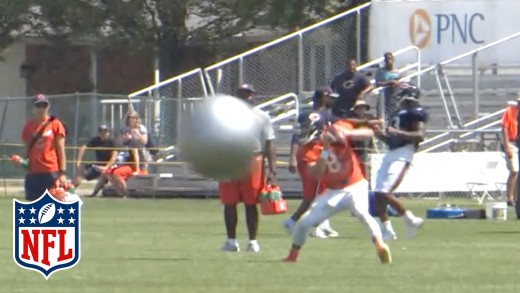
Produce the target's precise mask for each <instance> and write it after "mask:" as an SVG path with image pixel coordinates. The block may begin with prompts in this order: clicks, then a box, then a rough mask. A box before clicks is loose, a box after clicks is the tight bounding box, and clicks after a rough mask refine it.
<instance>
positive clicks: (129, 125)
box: [120, 110, 150, 174]
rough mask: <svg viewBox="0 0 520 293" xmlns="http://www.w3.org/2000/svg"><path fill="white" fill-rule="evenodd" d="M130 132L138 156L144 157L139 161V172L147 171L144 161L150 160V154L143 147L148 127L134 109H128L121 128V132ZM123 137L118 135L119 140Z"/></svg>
mask: <svg viewBox="0 0 520 293" xmlns="http://www.w3.org/2000/svg"><path fill="white" fill-rule="evenodd" d="M128 132H130V133H131V134H132V139H133V140H134V141H135V144H136V146H137V147H138V149H139V153H140V156H141V157H142V158H144V160H143V161H141V166H140V170H141V174H147V173H148V166H147V164H146V162H148V161H150V155H149V154H148V152H147V151H146V149H145V147H146V144H147V143H148V129H146V127H145V126H144V125H142V124H141V119H140V118H139V113H137V112H136V111H134V110H129V111H128V112H127V113H126V115H125V126H124V127H123V129H122V130H121V133H128ZM123 140H124V139H123V138H122V137H120V141H123Z"/></svg>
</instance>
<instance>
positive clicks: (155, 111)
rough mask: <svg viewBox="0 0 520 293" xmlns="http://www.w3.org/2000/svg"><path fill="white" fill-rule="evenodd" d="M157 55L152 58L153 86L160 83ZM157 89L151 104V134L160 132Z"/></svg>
mask: <svg viewBox="0 0 520 293" xmlns="http://www.w3.org/2000/svg"><path fill="white" fill-rule="evenodd" d="M159 62H160V61H159V55H158V54H157V53H156V54H155V58H154V70H155V74H154V78H155V84H158V83H160V82H161V71H160V63H159ZM159 88H160V87H157V88H156V89H155V90H154V95H153V96H154V102H153V115H152V117H153V128H151V129H150V130H152V134H153V133H155V134H158V133H159V132H160V131H161V100H160V92H159Z"/></svg>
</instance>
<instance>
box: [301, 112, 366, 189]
mask: <svg viewBox="0 0 520 293" xmlns="http://www.w3.org/2000/svg"><path fill="white" fill-rule="evenodd" d="M335 126H336V127H340V128H344V129H353V127H352V124H350V123H348V122H344V121H338V122H337V123H335ZM301 149H302V152H303V154H304V155H303V158H302V160H303V161H305V162H308V163H310V162H316V161H318V160H319V158H320V154H321V151H322V150H323V145H322V143H321V142H318V143H311V144H308V145H303V146H301ZM363 179H364V176H363V172H362V170H361V168H360V165H359V162H358V159H357V156H356V154H355V152H354V149H353V148H352V147H351V146H350V144H349V143H347V142H345V143H344V144H339V143H338V144H332V145H331V147H330V155H329V158H328V160H327V169H326V171H325V174H324V175H323V177H322V178H321V181H322V183H323V185H324V187H326V188H330V189H343V188H345V187H347V186H350V185H352V184H354V183H357V182H359V181H360V180H363Z"/></svg>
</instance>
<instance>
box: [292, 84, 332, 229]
mask: <svg viewBox="0 0 520 293" xmlns="http://www.w3.org/2000/svg"><path fill="white" fill-rule="evenodd" d="M338 97H339V95H338V94H337V93H334V92H333V91H332V89H331V88H330V87H322V88H320V89H318V90H316V91H315V92H314V95H313V97H312V108H313V110H310V111H304V112H302V113H301V114H300V115H299V116H298V119H297V122H298V125H303V127H302V128H304V129H308V126H309V125H305V123H306V122H309V121H310V120H309V119H308V117H309V115H310V114H311V113H312V112H313V111H328V110H329V109H330V107H332V105H333V104H334V102H335V101H336V99H337V98H338ZM299 132H300V129H297V131H296V132H295V134H294V135H293V137H292V139H291V151H290V155H289V157H290V160H289V171H290V172H291V173H296V172H298V174H299V175H300V179H301V182H302V202H301V203H300V205H299V206H298V208H297V209H296V211H294V213H293V214H292V216H291V217H290V218H288V219H287V220H285V222H284V223H283V226H284V228H285V230H286V231H287V232H288V233H289V234H292V233H293V229H294V225H295V224H296V222H297V221H298V220H299V219H300V217H301V216H302V215H303V213H305V212H306V211H307V210H308V209H309V207H310V206H311V203H312V201H313V200H314V197H315V196H316V194H319V182H318V181H317V180H316V179H314V178H312V177H311V176H309V174H308V172H307V166H306V163H305V162H304V161H303V160H302V157H303V153H302V152H301V151H299V150H300V142H299V139H298V136H299ZM310 235H311V236H312V237H317V238H328V237H338V232H336V231H335V230H333V229H332V227H331V226H330V222H329V220H325V221H324V222H323V223H321V224H320V225H318V227H316V229H314V230H313V231H312V232H311V234H310Z"/></svg>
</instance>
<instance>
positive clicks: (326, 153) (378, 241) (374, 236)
mask: <svg viewBox="0 0 520 293" xmlns="http://www.w3.org/2000/svg"><path fill="white" fill-rule="evenodd" d="M308 119H309V120H310V123H308V125H310V127H309V128H308V130H307V131H306V135H307V139H306V140H302V142H303V143H302V146H301V147H302V148H303V149H304V152H305V156H304V158H303V160H304V161H306V162H307V163H308V171H309V174H311V175H312V176H313V177H315V178H316V179H318V180H321V181H322V182H323V183H324V186H325V187H326V189H325V191H324V192H323V193H322V194H321V195H320V196H319V197H317V198H316V200H315V201H314V203H313V204H312V206H311V208H310V209H309V211H307V212H306V213H305V214H304V215H303V216H302V217H301V218H300V220H299V221H298V222H297V223H296V226H295V228H294V233H293V244H292V247H291V250H290V252H289V255H288V256H287V257H286V258H285V259H284V261H285V262H295V261H296V259H297V257H298V254H299V251H300V249H301V247H302V246H303V244H304V243H305V240H306V238H307V234H308V233H309V230H310V229H311V228H312V227H313V226H315V225H317V224H319V223H321V222H323V221H324V220H326V219H328V218H330V217H331V216H333V215H335V214H337V213H339V212H341V211H345V210H348V211H350V212H351V213H352V214H353V215H354V216H356V217H357V218H358V219H359V221H360V222H361V223H362V224H363V225H364V226H365V228H366V229H367V231H368V232H369V234H370V238H371V240H372V242H373V243H374V245H375V247H376V251H377V254H378V256H379V258H380V260H381V262H382V263H390V262H391V259H392V258H391V254H390V248H389V247H388V245H387V244H386V243H385V242H384V241H383V238H382V237H383V236H382V233H381V230H380V228H379V225H378V224H377V222H376V220H375V219H374V218H373V217H372V216H371V215H370V213H369V210H368V204H369V201H368V182H367V180H366V179H365V178H364V176H363V172H362V171H361V168H360V166H359V163H358V161H357V160H358V159H357V156H356V154H355V152H354V150H353V148H352V146H351V145H350V143H349V142H348V141H347V140H354V139H370V138H371V137H372V135H373V132H372V130H370V129H354V128H353V126H352V124H351V123H349V122H347V121H342V120H337V119H334V118H333V117H331V116H330V115H329V114H328V113H327V112H313V113H311V114H310V115H309V117H308ZM302 135H303V133H302Z"/></svg>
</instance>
